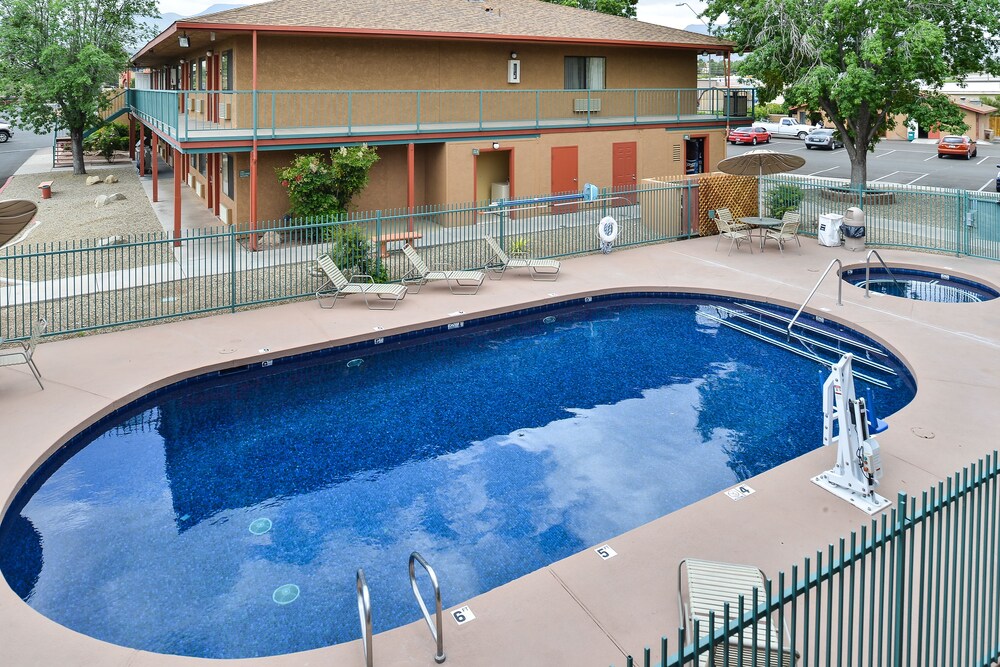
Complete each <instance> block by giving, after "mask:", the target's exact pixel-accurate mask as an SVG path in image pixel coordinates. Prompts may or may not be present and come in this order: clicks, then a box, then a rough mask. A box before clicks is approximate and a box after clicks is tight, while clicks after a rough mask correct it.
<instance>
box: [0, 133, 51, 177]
mask: <svg viewBox="0 0 1000 667" xmlns="http://www.w3.org/2000/svg"><path fill="white" fill-rule="evenodd" d="M4 120H6V119H4ZM13 131H14V136H13V137H12V138H11V140H10V141H8V142H7V143H4V144H0V185H3V184H4V183H6V182H7V179H8V178H9V177H11V176H13V175H14V172H15V171H17V170H18V168H19V167H20V166H21V165H22V164H24V161H25V160H27V159H28V158H29V157H31V155H32V154H33V153H34V152H35V151H37V150H38V149H39V148H51V147H52V135H51V134H32V133H31V132H28V131H27V130H22V129H19V128H17V127H15V128H14V130H13Z"/></svg>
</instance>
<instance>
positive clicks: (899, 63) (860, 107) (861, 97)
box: [705, 0, 1000, 187]
mask: <svg viewBox="0 0 1000 667" xmlns="http://www.w3.org/2000/svg"><path fill="white" fill-rule="evenodd" d="M723 14H725V15H726V17H728V23H727V24H726V25H725V26H724V27H721V28H719V29H717V30H716V32H717V33H718V34H719V35H720V36H723V37H726V38H729V39H731V40H733V41H734V42H735V43H736V50H737V51H752V52H751V53H749V54H748V55H747V56H746V58H745V59H744V60H743V61H742V62H741V63H739V65H738V66H737V67H738V71H739V73H740V74H741V75H743V76H748V77H752V78H753V79H755V80H757V81H758V82H759V83H760V94H761V97H762V98H763V99H765V100H769V99H774V98H775V97H776V96H777V95H778V94H779V93H783V94H784V96H785V99H786V100H787V101H789V102H790V103H793V104H805V105H806V106H808V107H809V108H810V109H813V110H816V109H819V110H822V111H823V112H824V113H825V115H826V116H827V118H829V119H830V120H831V121H832V122H833V124H834V125H835V126H836V127H837V129H838V130H839V131H840V134H841V136H842V137H844V140H845V144H846V148H847V154H848V156H849V157H850V160H851V186H852V187H860V186H862V185H863V184H864V183H865V182H866V181H867V174H868V169H867V154H868V152H869V151H871V150H874V148H875V145H876V144H878V142H879V140H880V139H881V137H882V136H883V134H884V133H885V132H886V131H887V130H891V129H892V128H893V127H894V126H895V123H896V116H897V114H899V115H903V116H907V117H912V118H916V117H920V118H923V123H928V122H930V123H935V122H941V123H942V125H943V124H944V123H952V122H953V120H954V116H953V115H950V114H952V112H951V111H949V110H948V108H947V106H946V105H944V104H943V103H942V99H941V98H942V97H943V96H941V95H940V94H939V93H937V92H936V91H937V90H938V89H939V88H940V86H941V85H942V84H943V83H944V82H945V81H946V80H953V79H958V80H962V79H963V78H964V77H965V76H967V75H968V74H971V73H974V72H988V73H991V74H998V73H1000V42H998V41H997V39H996V36H997V35H1000V12H997V9H996V3H995V0H950V2H939V1H938V0H749V1H745V0H709V2H708V8H707V9H706V10H705V16H707V17H708V18H709V19H710V20H711V22H712V24H713V25H716V22H717V21H718V20H719V18H720V17H722V16H723ZM924 89H928V90H930V91H931V92H930V93H928V92H926V91H925V90H924ZM951 106H954V105H951Z"/></svg>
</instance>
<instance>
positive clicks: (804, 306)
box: [786, 259, 844, 338]
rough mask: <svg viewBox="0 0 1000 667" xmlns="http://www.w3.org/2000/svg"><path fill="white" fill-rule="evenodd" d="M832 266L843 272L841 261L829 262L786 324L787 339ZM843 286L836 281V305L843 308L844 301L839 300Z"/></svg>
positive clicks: (840, 281) (840, 282) (841, 281)
mask: <svg viewBox="0 0 1000 667" xmlns="http://www.w3.org/2000/svg"><path fill="white" fill-rule="evenodd" d="M834 264H837V265H839V266H840V271H843V270H844V265H843V263H841V261H840V260H839V259H835V260H833V261H832V262H830V265H829V266H827V267H826V271H824V272H823V275H821V276H820V277H819V280H817V281H816V284H815V285H813V288H812V291H811V292H809V296H807V297H806V300H805V301H803V302H802V305H801V306H799V309H798V310H797V311H795V317H793V318H792V319H791V320H790V321H789V322H788V327H786V328H787V330H788V337H789V338H791V336H792V326H794V324H795V321H796V320H798V319H799V315H801V314H802V311H803V310H805V309H806V304H808V303H809V300H810V299H811V298H813V295H814V294H815V293H816V290H818V289H819V286H820V283H822V282H823V278H826V274H828V273H830V269H832V268H833V265H834ZM838 276H839V272H838ZM843 284H844V281H843V280H838V281H837V305H838V306H843V305H844V301H843V299H842V298H841V295H842V294H843Z"/></svg>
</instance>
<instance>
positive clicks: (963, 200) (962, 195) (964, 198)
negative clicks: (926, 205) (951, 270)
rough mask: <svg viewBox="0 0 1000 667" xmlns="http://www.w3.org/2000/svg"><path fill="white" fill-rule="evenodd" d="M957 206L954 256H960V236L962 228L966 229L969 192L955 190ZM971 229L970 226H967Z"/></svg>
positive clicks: (962, 233)
mask: <svg viewBox="0 0 1000 667" xmlns="http://www.w3.org/2000/svg"><path fill="white" fill-rule="evenodd" d="M955 193H956V195H957V196H956V199H957V202H956V203H957V204H958V206H957V208H958V220H956V221H955V257H961V256H962V238H963V236H964V230H965V229H966V225H965V222H966V220H968V221H969V222H971V220H969V218H968V216H969V193H968V192H966V191H965V190H956V191H955ZM968 229H972V227H971V226H970V227H968Z"/></svg>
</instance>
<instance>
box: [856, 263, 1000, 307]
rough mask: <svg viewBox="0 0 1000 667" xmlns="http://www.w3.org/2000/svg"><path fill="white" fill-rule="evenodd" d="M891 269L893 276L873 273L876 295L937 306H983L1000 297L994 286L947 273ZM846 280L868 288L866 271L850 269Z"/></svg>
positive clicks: (874, 269)
mask: <svg viewBox="0 0 1000 667" xmlns="http://www.w3.org/2000/svg"><path fill="white" fill-rule="evenodd" d="M890 269H891V271H892V275H889V272H887V271H886V270H885V269H884V268H882V267H879V268H877V269H876V268H872V269H871V270H870V273H869V277H870V281H869V282H870V287H869V289H870V290H871V291H872V292H879V293H881V294H888V295H890V296H898V297H902V298H904V299H913V300H915V301H933V302H935V303H979V302H980V301H989V300H991V299H995V298H997V297H998V296H1000V294H998V293H997V291H996V290H995V289H993V288H992V287H988V286H986V285H983V284H982V283H977V282H975V281H972V280H967V279H966V278H959V277H957V276H952V275H949V274H946V273H936V272H933V271H920V270H917V269H903V268H892V267H890ZM843 277H844V280H846V281H847V282H849V283H851V284H852V285H857V286H858V287H861V288H864V287H865V270H864V269H848V270H847V271H844V273H843Z"/></svg>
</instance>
